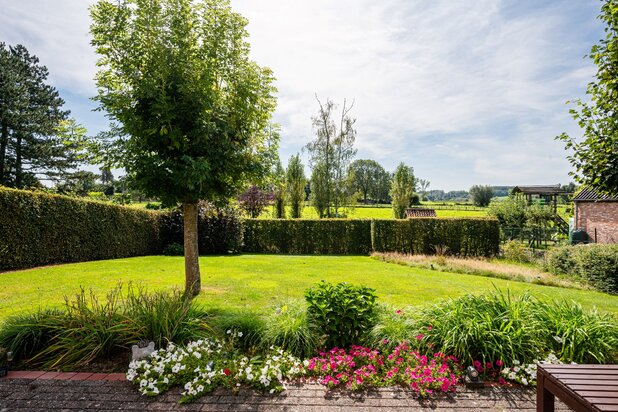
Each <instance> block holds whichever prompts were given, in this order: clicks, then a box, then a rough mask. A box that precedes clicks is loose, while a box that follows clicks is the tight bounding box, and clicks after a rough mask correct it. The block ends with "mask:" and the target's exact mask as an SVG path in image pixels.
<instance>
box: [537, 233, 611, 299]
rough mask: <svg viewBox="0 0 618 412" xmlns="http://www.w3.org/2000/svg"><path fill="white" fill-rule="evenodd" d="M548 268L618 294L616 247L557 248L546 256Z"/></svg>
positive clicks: (607, 245)
mask: <svg viewBox="0 0 618 412" xmlns="http://www.w3.org/2000/svg"><path fill="white" fill-rule="evenodd" d="M545 259H546V265H547V269H548V270H549V271H550V272H552V273H555V274H559V275H567V276H569V277H573V278H575V279H583V280H584V281H586V282H588V283H589V284H590V285H591V286H592V287H594V288H595V289H598V290H600V291H602V292H607V293H612V294H614V295H618V244H590V245H577V246H560V247H556V248H553V249H550V250H548V251H547V253H546V254H545Z"/></svg>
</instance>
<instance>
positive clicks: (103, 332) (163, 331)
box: [0, 285, 209, 369]
mask: <svg viewBox="0 0 618 412" xmlns="http://www.w3.org/2000/svg"><path fill="white" fill-rule="evenodd" d="M204 319H205V314H204V313H203V312H202V311H201V309H199V308H198V307H195V306H194V305H193V304H192V303H191V301H190V300H188V299H187V298H185V297H184V296H183V295H182V294H181V293H180V292H179V291H169V292H156V293H153V294H149V293H148V291H147V290H145V289H143V288H138V289H134V288H132V287H131V285H129V287H128V288H127V289H126V290H123V287H122V286H121V285H119V286H118V287H116V288H114V289H112V290H111V291H110V292H109V293H108V294H107V295H106V296H105V297H104V298H103V299H100V298H99V297H98V296H97V294H96V293H95V292H93V291H92V290H91V291H88V292H87V291H86V290H85V289H83V288H82V289H81V290H80V292H79V293H77V294H76V295H75V296H74V297H73V298H68V297H65V304H64V307H63V308H61V309H57V310H50V309H42V310H39V311H38V312H35V313H34V314H29V315H16V316H13V317H10V318H8V319H7V320H6V321H5V323H4V324H3V325H2V326H1V327H0V346H3V347H6V348H9V350H13V352H14V354H15V359H16V360H17V361H19V362H22V363H23V364H24V365H26V366H28V367H41V368H43V369H70V368H79V367H82V366H84V365H87V364H88V363H90V362H92V361H94V360H96V359H102V358H110V357H111V356H113V355H114V354H116V353H118V352H120V351H128V350H129V348H130V346H131V345H133V344H135V343H138V342H139V341H141V340H152V341H154V342H155V343H156V344H157V346H158V347H162V346H165V345H166V344H167V342H174V343H184V342H187V341H189V340H191V339H193V338H196V337H197V338H199V337H202V336H205V335H206V334H207V333H208V332H209V328H208V327H207V325H206V323H205V321H204Z"/></svg>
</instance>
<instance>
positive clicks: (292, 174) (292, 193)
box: [285, 154, 307, 219]
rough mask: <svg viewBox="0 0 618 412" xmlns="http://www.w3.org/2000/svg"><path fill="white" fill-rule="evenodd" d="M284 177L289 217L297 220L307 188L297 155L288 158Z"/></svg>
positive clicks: (300, 213) (300, 214)
mask: <svg viewBox="0 0 618 412" xmlns="http://www.w3.org/2000/svg"><path fill="white" fill-rule="evenodd" d="M285 176H286V192H287V197H288V199H289V202H290V207H291V217H292V218H293V219H299V218H300V217H301V216H302V212H303V204H304V201H305V196H306V193H305V187H306V186H307V179H306V178H305V166H304V165H303V163H302V161H301V160H300V155H299V154H297V155H295V156H292V157H290V160H289V161H288V168H287V170H286V172H285Z"/></svg>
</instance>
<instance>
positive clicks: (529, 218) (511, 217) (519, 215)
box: [487, 194, 554, 229]
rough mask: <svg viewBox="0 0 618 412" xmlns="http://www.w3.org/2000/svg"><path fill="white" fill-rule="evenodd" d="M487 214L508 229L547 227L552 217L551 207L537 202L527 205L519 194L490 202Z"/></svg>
mask: <svg viewBox="0 0 618 412" xmlns="http://www.w3.org/2000/svg"><path fill="white" fill-rule="evenodd" d="M487 214H488V215H489V216H493V217H495V218H496V219H498V220H499V221H500V225H501V226H503V227H505V228H509V229H513V228H519V229H523V228H537V227H549V226H550V225H551V224H552V221H553V218H554V213H553V211H552V209H551V207H549V206H543V205H540V204H538V203H532V204H530V205H529V204H528V201H527V200H526V198H525V197H524V196H523V195H519V194H517V195H511V196H509V197H508V198H507V199H504V200H498V201H494V202H491V203H490V204H489V210H488V211H487Z"/></svg>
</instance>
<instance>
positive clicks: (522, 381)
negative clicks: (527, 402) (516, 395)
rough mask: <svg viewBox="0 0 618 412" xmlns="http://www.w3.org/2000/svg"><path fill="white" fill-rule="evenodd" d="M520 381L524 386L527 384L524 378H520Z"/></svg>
mask: <svg viewBox="0 0 618 412" xmlns="http://www.w3.org/2000/svg"><path fill="white" fill-rule="evenodd" d="M521 383H522V384H523V385H525V386H528V380H527V379H526V378H521Z"/></svg>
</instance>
